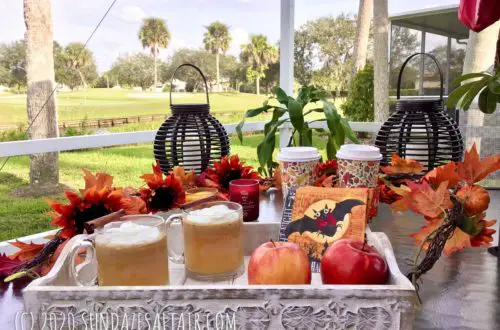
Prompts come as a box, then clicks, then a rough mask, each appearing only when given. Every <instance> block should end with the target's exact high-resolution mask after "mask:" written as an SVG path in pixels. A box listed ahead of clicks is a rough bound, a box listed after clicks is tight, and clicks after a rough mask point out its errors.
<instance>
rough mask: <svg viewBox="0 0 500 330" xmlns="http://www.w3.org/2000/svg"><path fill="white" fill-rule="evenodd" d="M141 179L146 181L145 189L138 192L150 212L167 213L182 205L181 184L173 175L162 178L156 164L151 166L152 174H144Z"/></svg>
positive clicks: (182, 190)
mask: <svg viewBox="0 0 500 330" xmlns="http://www.w3.org/2000/svg"><path fill="white" fill-rule="evenodd" d="M141 179H143V180H144V181H146V184H147V188H142V189H140V190H139V192H140V194H141V198H142V200H143V201H144V202H146V206H147V209H148V210H149V211H150V212H158V211H168V210H170V209H172V208H174V207H179V206H180V205H181V204H184V202H185V197H186V195H185V192H184V187H183V186H182V182H181V181H180V180H179V179H177V178H176V177H175V175H174V173H170V174H169V175H167V176H166V177H164V176H163V173H162V171H161V169H160V164H159V163H158V162H157V163H156V165H153V173H152V174H144V175H143V176H141Z"/></svg>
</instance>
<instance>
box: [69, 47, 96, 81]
mask: <svg viewBox="0 0 500 330" xmlns="http://www.w3.org/2000/svg"><path fill="white" fill-rule="evenodd" d="M62 54H63V59H64V62H65V64H66V65H65V66H66V68H67V69H75V70H76V72H78V75H79V76H80V80H81V81H82V85H83V87H84V88H87V82H86V81H85V77H84V75H83V73H82V69H83V68H85V67H87V66H89V65H91V64H92V63H93V59H92V56H93V55H92V52H91V51H90V50H88V49H87V48H85V46H84V45H83V44H82V43H80V42H72V43H69V44H68V45H66V47H65V48H64V50H63V53H62Z"/></svg>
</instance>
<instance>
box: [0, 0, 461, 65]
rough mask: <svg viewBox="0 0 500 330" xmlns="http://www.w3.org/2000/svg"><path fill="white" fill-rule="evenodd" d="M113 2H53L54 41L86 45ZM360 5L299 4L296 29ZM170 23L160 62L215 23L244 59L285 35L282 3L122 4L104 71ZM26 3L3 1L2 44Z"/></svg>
mask: <svg viewBox="0 0 500 330" xmlns="http://www.w3.org/2000/svg"><path fill="white" fill-rule="evenodd" d="M388 1H389V15H391V14H395V13H400V12H405V11H411V10H418V9H424V8H431V7H435V6H442V5H450V4H458V2H459V1H458V0H419V1H414V0H411V1H408V0H388ZM111 2H112V0H52V15H53V20H54V40H56V41H58V42H59V43H60V44H62V45H65V44H67V43H69V42H74V41H79V42H85V40H86V39H87V38H88V36H89V35H90V33H91V32H92V30H93V29H94V27H95V26H96V25H97V23H98V22H99V20H100V18H101V17H102V15H103V14H104V13H105V11H106V10H107V8H108V6H109V5H110V4H111ZM357 11H358V1H356V0H296V1H295V28H299V27H300V26H301V25H303V24H304V23H306V22H307V21H309V20H314V19H316V18H318V17H322V16H327V15H333V16H336V15H338V14H340V13H350V14H356V13H357ZM148 16H155V17H160V18H163V19H165V20H166V22H167V25H168V28H169V30H170V33H171V36H172V39H171V41H170V45H169V47H168V48H167V49H164V50H161V51H160V57H161V58H163V59H166V58H168V56H169V55H171V54H172V53H173V52H174V51H175V50H176V49H179V48H183V47H188V48H200V47H202V46H203V43H202V40H203V33H204V32H205V31H206V29H205V26H207V25H209V24H210V23H211V22H213V21H215V20H220V21H221V22H223V23H225V24H227V25H229V26H230V33H231V36H232V44H231V48H230V49H229V52H228V53H229V54H231V55H238V54H239V50H240V45H241V44H243V43H245V42H247V41H248V36H249V35H251V34H258V33H262V34H264V35H266V36H267V37H268V39H269V41H270V42H273V43H276V42H278V40H279V34H280V31H279V29H280V0H118V1H117V3H116V4H115V6H114V7H113V9H112V10H111V12H110V13H109V15H108V16H107V18H106V19H105V20H104V22H103V23H102V25H101V27H100V28H99V30H98V31H97V32H96V34H95V35H94V37H93V38H92V40H91V41H90V43H89V44H88V48H89V49H90V50H91V51H92V52H93V53H94V57H95V59H96V62H97V66H98V70H99V71H100V72H103V71H106V70H108V69H109V68H110V67H111V65H112V63H113V61H114V60H115V59H116V58H117V57H118V56H119V55H120V54H126V53H134V52H140V51H146V50H143V49H142V46H141V44H140V42H139V40H138V38H137V33H138V30H139V28H140V25H141V21H142V19H143V18H144V17H148ZM24 30H25V26H24V20H23V1H21V0H0V43H2V42H11V41H14V40H18V39H22V38H23V35H24Z"/></svg>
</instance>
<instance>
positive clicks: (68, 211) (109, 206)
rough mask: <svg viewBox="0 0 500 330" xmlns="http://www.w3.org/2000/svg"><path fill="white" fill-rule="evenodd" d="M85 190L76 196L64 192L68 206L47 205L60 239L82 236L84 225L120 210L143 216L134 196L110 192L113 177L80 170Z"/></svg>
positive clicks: (72, 193)
mask: <svg viewBox="0 0 500 330" xmlns="http://www.w3.org/2000/svg"><path fill="white" fill-rule="evenodd" d="M83 171H84V173H85V175H84V180H85V189H81V190H80V194H77V193H75V192H72V191H66V193H65V195H66V198H67V199H68V201H69V204H63V203H58V202H56V201H49V206H50V207H51V208H52V210H53V212H51V213H50V215H51V216H52V224H53V225H56V226H59V227H62V230H61V232H60V234H59V236H60V237H61V238H71V237H73V236H74V235H76V234H81V233H83V229H84V225H85V223H86V222H88V221H91V220H94V219H96V218H99V217H102V216H105V215H107V214H110V213H112V212H116V211H118V210H120V209H123V210H125V213H126V214H138V213H145V211H146V208H145V204H144V202H143V201H142V200H141V199H140V198H138V197H134V196H130V195H128V194H125V193H124V192H123V190H122V189H120V188H114V187H113V186H112V185H113V177H112V176H110V175H109V174H105V173H97V174H96V175H93V174H92V173H90V172H89V171H87V170H83Z"/></svg>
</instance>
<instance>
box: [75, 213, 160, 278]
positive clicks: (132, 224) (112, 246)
mask: <svg viewBox="0 0 500 330" xmlns="http://www.w3.org/2000/svg"><path fill="white" fill-rule="evenodd" d="M88 243H89V242H86V243H85V242H83V243H82V244H81V245H80V246H79V247H81V246H82V245H85V244H87V254H89V250H91V251H90V252H91V253H90V254H91V255H92V256H91V257H92V258H93V257H94V252H95V259H96V260H97V279H98V284H99V286H110V285H168V284H169V274H168V250H167V236H166V226H165V221H164V220H163V219H162V218H160V217H156V216H152V215H143V216H134V217H133V218H132V219H131V220H130V221H129V220H125V221H117V222H112V223H109V224H107V225H105V226H104V228H102V229H100V230H98V231H97V232H96V234H95V237H94V240H93V243H90V244H88ZM89 248H90V249H89ZM72 268H77V267H74V263H72ZM72 273H73V274H74V278H75V279H76V281H77V282H78V284H80V285H81V281H80V280H79V279H78V274H76V270H73V272H72Z"/></svg>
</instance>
